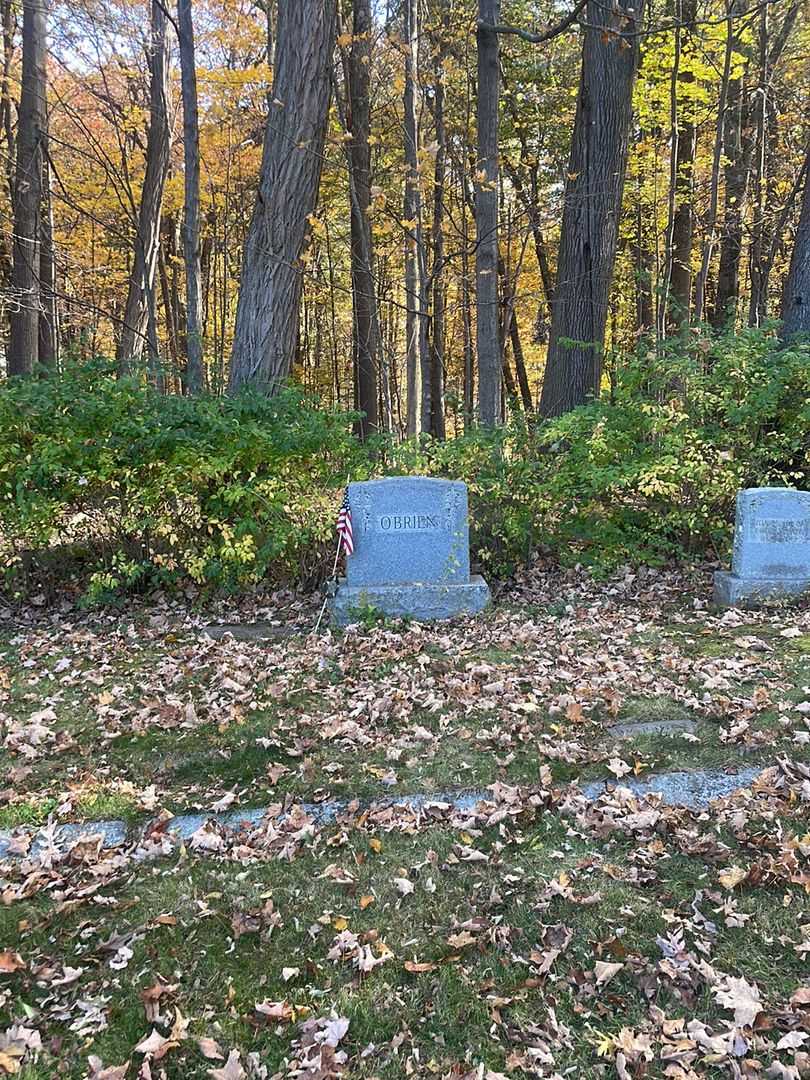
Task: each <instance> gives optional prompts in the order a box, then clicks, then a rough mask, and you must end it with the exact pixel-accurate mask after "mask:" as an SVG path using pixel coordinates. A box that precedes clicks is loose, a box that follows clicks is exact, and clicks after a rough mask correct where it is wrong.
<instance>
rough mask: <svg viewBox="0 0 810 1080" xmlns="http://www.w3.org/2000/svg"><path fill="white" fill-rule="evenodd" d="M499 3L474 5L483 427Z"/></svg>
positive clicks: (490, 346) (494, 226) (493, 298)
mask: <svg viewBox="0 0 810 1080" xmlns="http://www.w3.org/2000/svg"><path fill="white" fill-rule="evenodd" d="M499 17H500V0H478V31H477V39H478V113H477V118H478V149H477V161H476V177H475V179H476V190H475V235H476V247H475V295H476V344H477V349H478V414H479V419H480V421H481V424H482V425H483V426H484V427H495V425H496V424H498V422H499V421H500V417H501V374H502V368H503V364H502V360H501V341H500V334H499V332H498V322H499V320H498V96H499V95H498V90H499V87H498V81H499V79H500V72H499V70H498V51H499V45H498V35H497V33H496V32H495V31H494V30H489V29H487V27H488V26H495V25H496V24H497V23H498V22H499Z"/></svg>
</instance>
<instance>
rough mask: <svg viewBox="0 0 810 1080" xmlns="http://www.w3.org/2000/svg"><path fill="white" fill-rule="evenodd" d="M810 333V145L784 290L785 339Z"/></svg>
mask: <svg viewBox="0 0 810 1080" xmlns="http://www.w3.org/2000/svg"><path fill="white" fill-rule="evenodd" d="M800 334H810V146H808V148H807V155H806V158H805V166H804V195H803V197H802V209H801V213H800V215H799V227H798V228H797V230H796V239H795V241H794V244H793V253H792V255H791V259H790V269H789V270H788V275H787V278H786V279H785V288H784V292H783V294H782V330H781V335H780V336H781V338H782V340H783V341H790V340H791V338H795V337H796V336H797V335H800Z"/></svg>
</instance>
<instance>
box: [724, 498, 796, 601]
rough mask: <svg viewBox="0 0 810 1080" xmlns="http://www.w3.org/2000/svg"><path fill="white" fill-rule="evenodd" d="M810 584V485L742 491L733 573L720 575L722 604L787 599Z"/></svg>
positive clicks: (732, 564) (739, 502) (736, 529)
mask: <svg viewBox="0 0 810 1080" xmlns="http://www.w3.org/2000/svg"><path fill="white" fill-rule="evenodd" d="M809 590H810V491H797V490H796V489H795V488H748V489H747V490H745V491H741V492H739V494H738V495H737V519H736V524H735V528H734V555H733V558H732V563H731V573H729V572H728V571H727V570H721V571H719V572H718V573H716V574H715V576H714V600H715V603H716V604H719V605H720V606H721V607H745V606H750V605H755V604H758V603H761V602H763V601H766V600H784V599H790V598H792V597H796V596H800V595H801V594H802V593H804V592H807V591H809Z"/></svg>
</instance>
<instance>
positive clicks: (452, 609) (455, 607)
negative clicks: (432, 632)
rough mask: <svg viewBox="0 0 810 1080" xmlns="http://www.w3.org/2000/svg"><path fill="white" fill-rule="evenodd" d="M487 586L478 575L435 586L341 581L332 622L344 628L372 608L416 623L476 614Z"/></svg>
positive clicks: (482, 605)
mask: <svg viewBox="0 0 810 1080" xmlns="http://www.w3.org/2000/svg"><path fill="white" fill-rule="evenodd" d="M489 600H490V596H489V586H488V585H487V583H486V582H485V581H484V579H483V578H482V577H481V575H480V574H472V575H471V576H470V580H469V581H466V582H462V583H460V584H455V585H452V584H448V585H437V584H431V583H429V582H426V583H424V584H422V583H420V582H408V583H407V584H402V585H347V584H346V581H345V579H341V581H340V584H339V585H338V589H337V592H336V593H335V596H334V599H333V600H332V605H331V607H332V622H333V623H334V624H335V625H336V626H347V625H348V624H349V623H351V622H357V621H358V620H359V617H360V615H361V613H362V612H363V610H364V609H368V608H372V609H374V610H375V611H379V612H381V613H382V614H383V615H387V616H388V617H389V618H393V619H403V618H410V619H416V620H417V621H419V622H427V621H431V620H434V619H452V618H454V616H456V615H475V614H477V612H479V611H483V610H484V608H485V607H486V606H487V604H488V603H489Z"/></svg>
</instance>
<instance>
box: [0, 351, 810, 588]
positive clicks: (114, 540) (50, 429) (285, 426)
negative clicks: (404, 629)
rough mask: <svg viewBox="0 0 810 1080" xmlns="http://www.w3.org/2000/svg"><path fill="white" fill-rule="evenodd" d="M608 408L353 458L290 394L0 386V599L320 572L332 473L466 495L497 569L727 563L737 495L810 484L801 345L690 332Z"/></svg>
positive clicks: (629, 370) (105, 379)
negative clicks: (694, 560)
mask: <svg viewBox="0 0 810 1080" xmlns="http://www.w3.org/2000/svg"><path fill="white" fill-rule="evenodd" d="M618 372H619V373H618V379H617V382H616V385H615V386H614V387H613V393H612V395H611V396H610V397H606V398H604V399H603V400H602V401H599V402H595V403H593V404H591V405H588V406H586V407H583V408H580V409H576V410H574V411H573V412H571V413H569V414H567V415H566V416H563V417H560V418H559V419H557V420H554V421H552V422H547V423H540V422H537V423H536V422H533V421H531V420H529V419H527V418H526V417H525V416H523V415H521V414H518V415H515V416H513V417H512V418H511V420H510V422H509V423H508V424H507V425H505V426H504V427H503V428H502V429H499V430H498V431H496V432H485V431H482V430H475V431H472V432H471V433H470V434H468V435H465V436H464V437H462V438H458V439H454V440H450V441H448V442H446V443H439V442H436V441H433V440H431V439H426V438H425V439H422V440H420V441H416V440H411V441H409V442H406V443H403V444H400V445H395V444H393V443H388V442H385V441H383V440H379V441H378V443H377V444H376V445H375V446H374V447H371V448H367V447H361V446H360V445H359V444H358V443H357V442H356V440H355V439H354V438H353V436H352V434H351V421H352V416H351V415H349V414H344V413H339V412H331V411H328V410H324V409H320V408H318V407H317V405H316V403H315V402H313V401H312V400H310V399H308V398H306V397H305V396H304V395H302V394H301V393H298V392H296V391H293V390H290V391H287V392H285V393H284V394H282V395H280V396H279V397H277V398H274V399H271V400H268V399H266V398H264V397H262V396H260V395H251V394H243V395H241V396H239V397H236V398H233V399H216V398H212V397H205V396H204V397H201V398H199V399H188V398H181V397H167V396H163V395H160V394H158V393H156V392H155V391H153V390H150V389H148V388H145V387H144V386H143V385H141V384H138V383H137V382H135V381H133V380H119V379H116V378H115V376H114V373H113V372H112V370H111V369H110V367H109V366H108V365H107V366H105V365H103V364H96V365H91V366H89V367H84V368H78V367H77V368H71V369H70V370H69V371H68V372H66V373H65V374H64V375H63V376H61V377H59V378H53V379H45V380H11V381H9V382H8V383H6V384H4V385H3V386H1V387H0V425H2V431H3V439H2V442H0V507H1V509H0V567H2V570H3V572H4V575H5V578H4V580H5V589H6V592H7V593H11V594H17V595H22V594H25V593H26V592H29V591H30V590H32V589H34V588H36V589H42V587H43V586H45V588H46V589H48V588H50V589H58V588H63V587H64V586H65V585H66V584H69V583H70V584H72V586H73V587H74V588H81V589H82V590H84V591H85V592H86V594H87V595H89V597H90V598H91V599H99V598H107V597H109V596H112V595H114V594H118V593H121V592H124V591H127V590H134V589H147V588H149V587H152V586H153V585H155V584H172V583H180V584H183V583H187V582H189V581H190V582H194V583H196V585H198V586H203V587H207V588H212V589H213V588H217V589H222V588H227V589H241V588H247V587H250V586H252V585H253V584H254V583H256V582H258V581H260V580H264V581H268V582H270V583H280V584H281V583H284V584H287V583H297V584H302V585H304V586H312V585H314V584H316V583H317V582H318V581H319V580H321V579H322V578H323V577H325V576H326V574H327V573H328V572H329V570H330V568H331V559H332V553H333V552H334V543H335V536H334V522H335V516H336V512H337V508H338V506H339V503H340V492H341V489H342V487H343V485H344V483H345V481H346V477H347V474H350V475H351V477H352V478H353V479H363V478H365V477H368V476H372V475H380V474H384V473H425V474H429V475H435V476H448V477H453V478H457V479H462V480H465V481H466V482H467V484H468V486H469V494H470V511H471V532H472V555H473V561H474V562H477V563H478V564H479V565H480V566H481V568H482V569H483V571H484V572H485V573H486V574H488V575H490V576H492V577H502V576H506V575H508V574H510V573H512V572H513V571H514V570H515V568H516V567H517V566H519V565H520V564H521V563H523V562H525V561H526V560H527V559H529V558H530V557H531V556H532V555H533V553H535V552H537V551H544V552H546V553H548V554H550V555H552V556H554V557H555V558H557V559H558V560H559V561H560V562H562V563H564V564H569V565H570V564H573V563H577V562H579V563H585V564H588V565H590V566H592V567H594V568H595V569H596V570H599V571H607V570H610V569H611V568H614V567H616V566H618V565H621V564H624V563H629V564H638V563H648V564H660V563H662V562H665V561H667V560H670V559H680V558H688V557H692V556H695V555H703V554H705V553H707V552H708V553H710V554H718V555H720V554H725V553H726V551H727V547H728V542H729V538H730V535H731V525H732V522H733V518H734V497H735V494H736V492H737V490H738V489H739V488H740V487H746V486H757V485H767V484H777V485H780V484H787V485H793V486H797V487H805V488H806V487H807V486H808V480H810V462H809V459H808V453H809V448H810V345H809V344H796V345H793V346H791V347H790V348H786V349H782V348H779V347H778V343H777V342H776V341H775V339H774V338H773V337H772V336H771V335H770V334H769V333H767V332H763V331H748V332H745V333H741V334H739V335H736V336H735V335H725V336H720V337H714V336H711V335H709V334H707V333H703V332H690V333H688V334H686V335H684V336H683V337H682V338H678V339H674V340H672V341H670V342H668V343H667V344H666V348H665V349H663V350H662V351H661V352H660V353H659V352H656V351H655V350H650V351H647V350H642V351H640V352H639V354H638V355H637V356H634V357H629V358H624V359H623V361H622V363H621V364H620V365H619V369H618Z"/></svg>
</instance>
